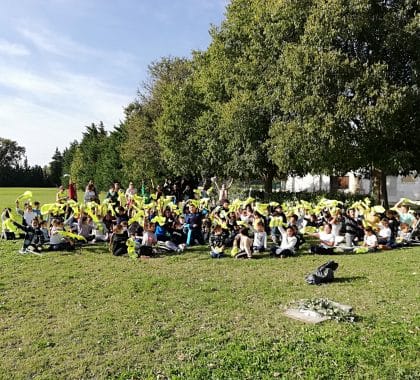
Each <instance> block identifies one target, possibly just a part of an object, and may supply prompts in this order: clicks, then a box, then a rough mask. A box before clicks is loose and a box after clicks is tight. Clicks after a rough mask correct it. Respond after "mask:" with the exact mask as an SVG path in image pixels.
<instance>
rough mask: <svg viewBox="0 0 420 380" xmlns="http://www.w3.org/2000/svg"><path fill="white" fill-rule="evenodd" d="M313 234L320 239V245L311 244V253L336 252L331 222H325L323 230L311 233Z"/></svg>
mask: <svg viewBox="0 0 420 380" xmlns="http://www.w3.org/2000/svg"><path fill="white" fill-rule="evenodd" d="M311 236H314V237H317V238H319V240H320V241H319V244H318V245H312V246H311V248H310V252H311V253H315V254H318V255H331V254H332V253H334V244H335V236H334V234H333V233H332V227H331V224H328V223H327V224H325V225H324V230H323V231H320V232H317V233H314V234H311Z"/></svg>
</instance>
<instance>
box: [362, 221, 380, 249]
mask: <svg viewBox="0 0 420 380" xmlns="http://www.w3.org/2000/svg"><path fill="white" fill-rule="evenodd" d="M362 247H365V248H368V252H375V251H376V250H377V248H378V238H377V237H376V235H375V232H374V231H373V228H372V227H370V226H368V227H366V228H365V236H364V237H363V244H362Z"/></svg>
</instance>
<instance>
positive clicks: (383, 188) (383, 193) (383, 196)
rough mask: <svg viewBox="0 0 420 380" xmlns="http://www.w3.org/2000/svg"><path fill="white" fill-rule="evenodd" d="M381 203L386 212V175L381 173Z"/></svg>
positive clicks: (387, 206) (387, 204) (387, 205)
mask: <svg viewBox="0 0 420 380" xmlns="http://www.w3.org/2000/svg"><path fill="white" fill-rule="evenodd" d="M381 203H382V205H383V206H384V207H385V208H386V209H387V210H388V208H389V203H388V188H387V186H386V173H385V172H384V171H383V170H382V171H381Z"/></svg>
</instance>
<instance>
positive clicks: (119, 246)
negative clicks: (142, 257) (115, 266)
mask: <svg viewBox="0 0 420 380" xmlns="http://www.w3.org/2000/svg"><path fill="white" fill-rule="evenodd" d="M127 240H128V233H127V231H124V228H123V226H122V225H121V224H117V225H116V226H115V227H114V231H113V233H112V235H111V239H110V241H109V249H110V251H111V253H112V254H113V255H114V256H121V255H124V254H126V253H127V244H126V243H127Z"/></svg>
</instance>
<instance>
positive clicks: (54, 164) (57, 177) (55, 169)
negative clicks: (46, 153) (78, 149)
mask: <svg viewBox="0 0 420 380" xmlns="http://www.w3.org/2000/svg"><path fill="white" fill-rule="evenodd" d="M62 175H63V155H62V154H61V152H60V151H59V150H58V148H56V149H55V152H54V155H53V156H52V161H51V162H50V165H49V168H48V177H49V180H50V182H51V183H52V184H53V185H55V186H59V185H61V177H62Z"/></svg>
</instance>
